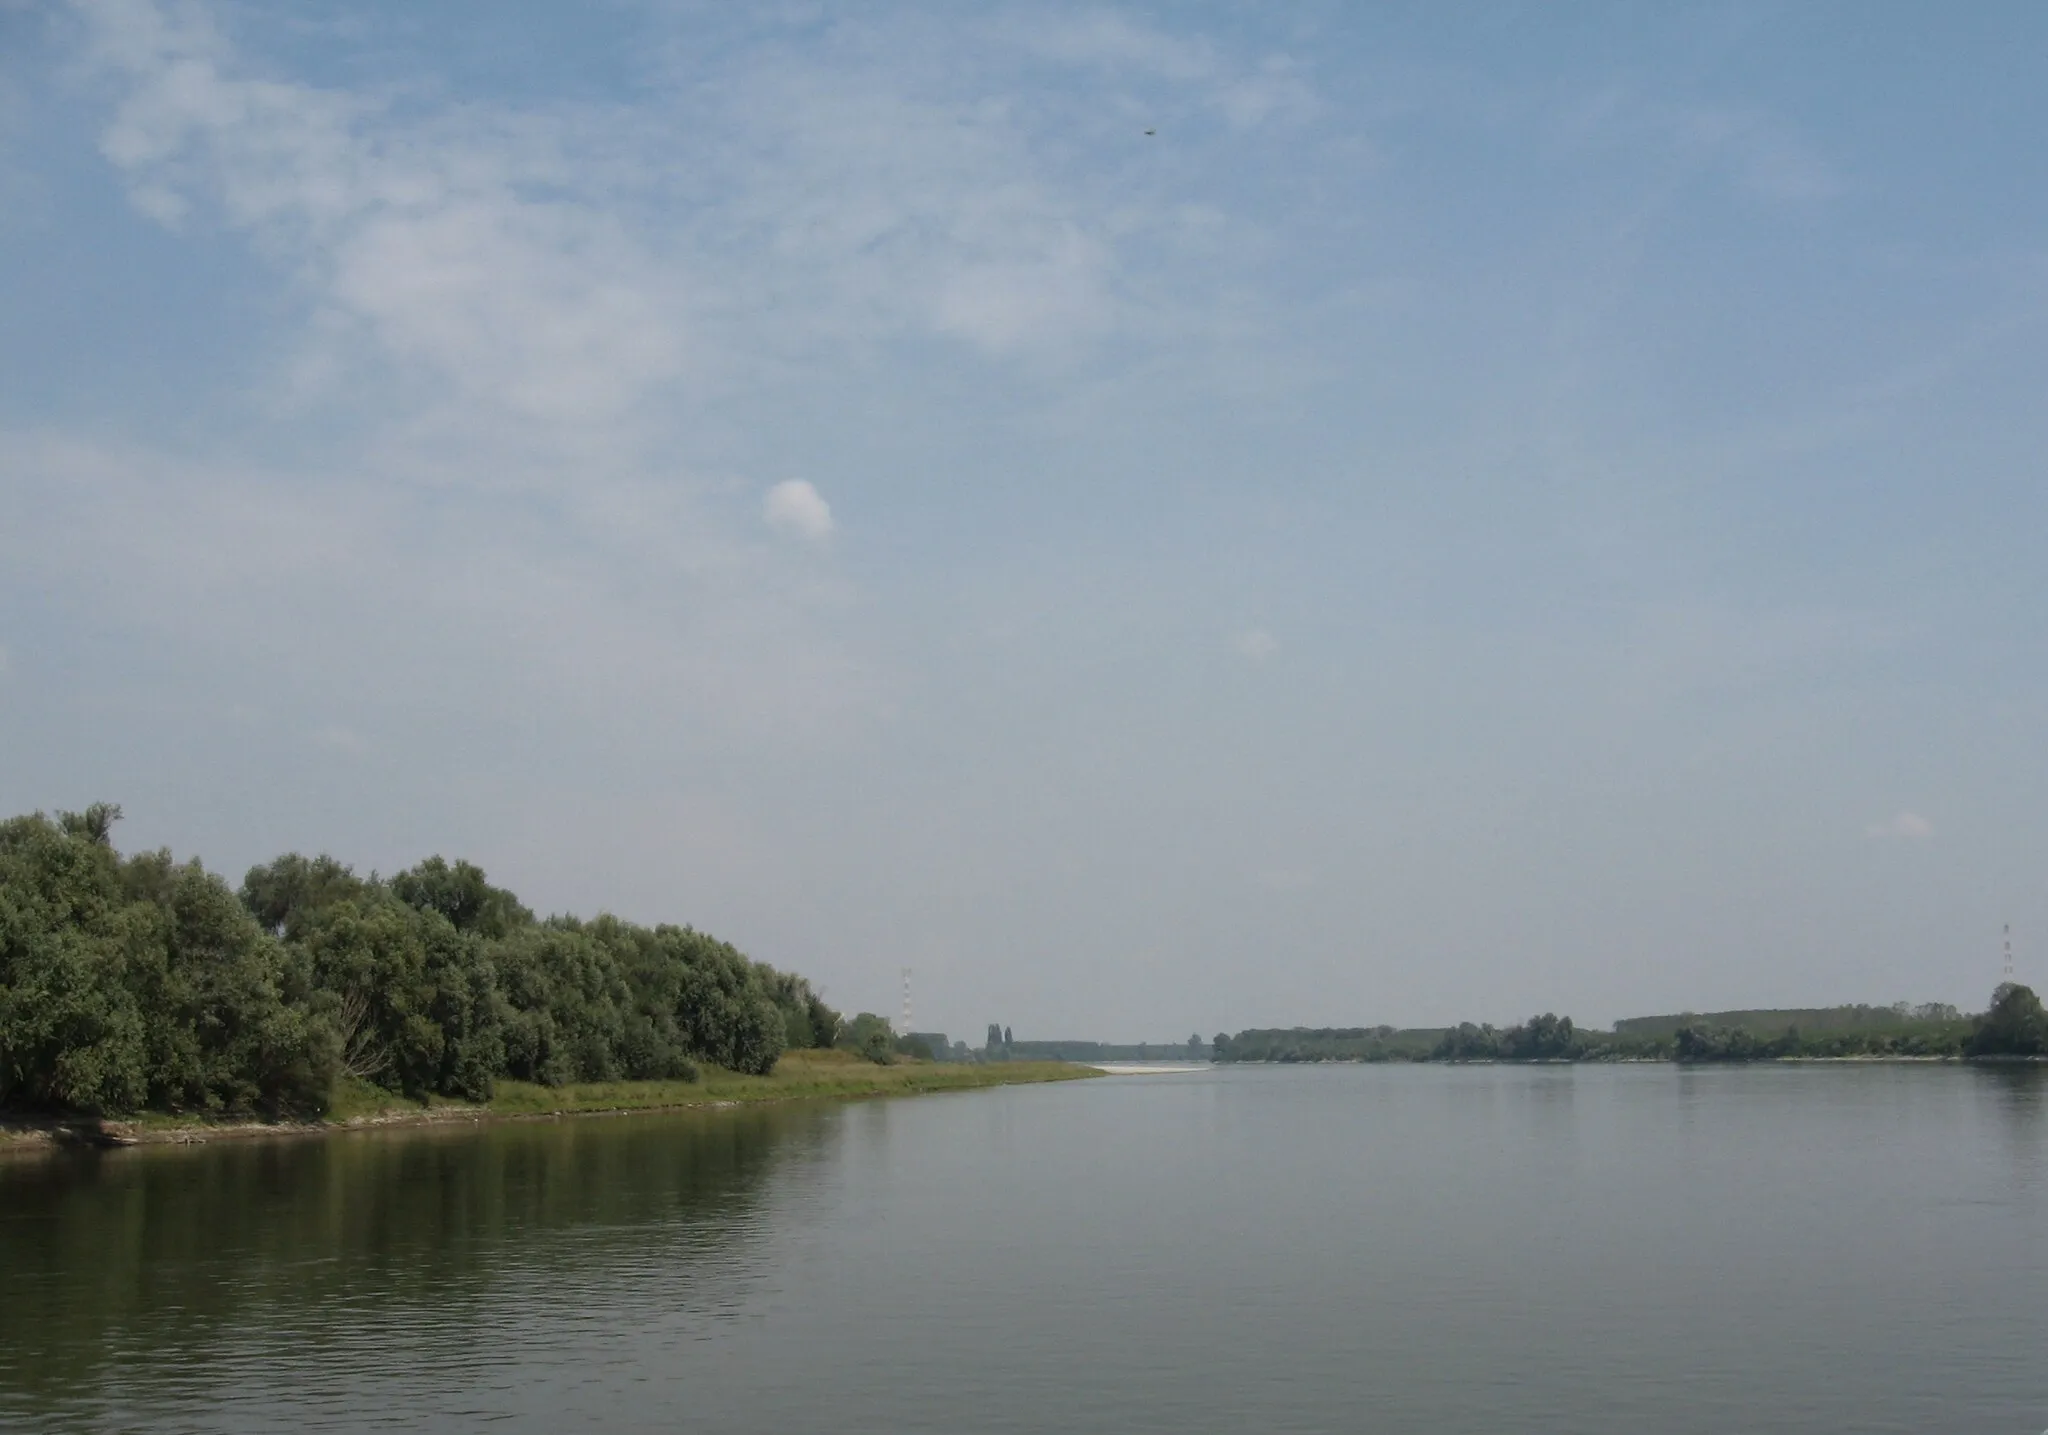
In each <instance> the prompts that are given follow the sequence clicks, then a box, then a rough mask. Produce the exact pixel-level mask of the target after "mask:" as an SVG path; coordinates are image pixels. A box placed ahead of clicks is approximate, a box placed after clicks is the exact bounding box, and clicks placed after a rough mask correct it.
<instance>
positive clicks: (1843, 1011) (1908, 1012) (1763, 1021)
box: [1214, 984, 2048, 1063]
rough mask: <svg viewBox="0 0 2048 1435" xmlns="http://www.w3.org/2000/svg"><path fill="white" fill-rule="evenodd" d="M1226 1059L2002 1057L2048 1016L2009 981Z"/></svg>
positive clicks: (1321, 1042) (1346, 1031)
mask: <svg viewBox="0 0 2048 1435" xmlns="http://www.w3.org/2000/svg"><path fill="white" fill-rule="evenodd" d="M1214 1051H1215V1059H1216V1060H1218V1061H1224V1062H1232V1061H1259V1062H1316V1061H1355V1062H1378V1061H1417V1062H1420V1061H1441V1062H1471V1061H1678V1062H1684V1063H1702V1062H1743V1061H1777V1060H1786V1059H1791V1058H1801V1057H1804V1058H1820V1057H1851V1056H1929V1057H1970V1058H1982V1059H1996V1058H2000V1057H2009V1058H2010V1057H2039V1056H2048V1015H2044V1014H2043V1011H2042V1005H2041V1001H2040V998H2039V997H2037V996H2036V995H2035V994H2034V992H2033V991H2032V990H2031V989H2030V988H2027V987H2024V986H2019V985H2017V984H2006V985H2002V986H2000V987H1999V988H1998V989H1997V990H1996V991H1995V992H1994V993H1993V994H1992V999H1991V1005H1990V1007H1989V1009H1988V1010H1986V1011H1985V1012H1984V1013H1983V1014H1982V1015H1979V1016H1974V1017H1972V1016H1965V1015H1963V1014H1962V1013H1961V1012H1959V1011H1958V1010H1957V1009H1956V1008H1955V1007H1953V1006H1948V1005H1945V1004H1941V1003H1927V1004H1924V1005H1921V1006H1918V1007H1914V1006H1908V1005H1907V1004H1906V1003H1904V1002H1901V1003H1899V1004H1897V1005H1895V1006H1890V1007H1870V1006H1849V1007H1830V1008H1818V1009H1813V1010H1803V1011H1778V1012H1773V1011H1744V1012H1722V1013H1714V1014H1712V1015H1711V1016H1708V1017H1695V1016H1690V1015H1679V1016H1669V1017H1636V1018H1630V1019H1628V1020H1626V1021H1620V1022H1616V1023H1615V1029H1614V1030H1613V1031H1612V1032H1599V1031H1588V1030H1586V1029H1585V1028H1583V1027H1578V1026H1575V1025H1574V1024H1573V1022H1572V1019H1571V1018H1570V1017H1568V1016H1557V1015H1555V1014H1553V1013H1550V1012H1545V1013H1544V1014H1543V1015H1541V1016H1534V1017H1530V1018H1529V1019H1528V1020H1527V1021H1525V1022H1521V1023H1519V1024H1517V1025H1515V1026H1510V1027H1506V1028H1496V1027H1494V1026H1491V1025H1488V1024H1475V1023H1473V1022H1462V1023H1460V1024H1459V1025H1457V1026H1455V1027H1444V1028H1409V1029H1405V1030H1404V1029H1401V1028H1396V1027H1391V1026H1377V1027H1313V1028H1312V1027H1293V1028H1253V1029H1251V1030H1247V1031H1241V1032H1239V1033H1237V1034H1236V1035H1235V1036H1227V1035H1224V1034H1222V1033H1218V1034H1217V1037H1216V1039H1215V1043H1214Z"/></svg>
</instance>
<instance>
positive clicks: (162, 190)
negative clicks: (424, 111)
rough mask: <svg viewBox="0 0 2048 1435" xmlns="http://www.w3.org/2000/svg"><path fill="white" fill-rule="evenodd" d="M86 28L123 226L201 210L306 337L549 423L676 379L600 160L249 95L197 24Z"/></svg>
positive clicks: (525, 140)
mask: <svg viewBox="0 0 2048 1435" xmlns="http://www.w3.org/2000/svg"><path fill="white" fill-rule="evenodd" d="M85 14H86V16H87V18H88V20H89V21H90V23H91V27H92V28H91V33H92V39H93V45H92V52H93V55H94V58H95V59H96V60H97V62H98V64H99V66H100V67H101V69H102V70H103V71H105V72H107V73H110V74H112V75H115V76H118V77H119V78H120V79H121V80H123V81H124V82H125V84H126V87H127V90H126V94H125V96H124V97H123V99H122V100H121V102H120V105H119V107H118V108H117V110H116V112H115V115H114V117H113V119H112V121H111V122H110V123H109V124H108V126H107V128H106V130H105V132H104V134H103V136H102V138H101V150H102V152H103V153H104V154H105V155H106V157H107V159H108V160H109V161H111V162H112V163H113V164H114V166H115V167H116V168H117V169H118V170H119V171H120V172H121V173H122V175H123V176H124V177H125V178H126V179H127V181H128V184H129V193H130V196H131V198H132V199H133V201H134V203H135V205H136V207H137V208H138V209H140V210H141V211H142V212H143V213H145V214H147V215H149V216H150V217H152V218H154V219H156V220H157V221H159V222H160V223H163V224H165V225H167V226H171V227H177V226H179V225H181V224H183V223H185V222H186V221H187V220H188V219H189V218H190V216H191V214H192V213H193V211H194V209H195V207H196V206H198V205H202V204H203V205H211V206H214V207H216V208H217V209H218V211H219V213H220V215H221V217H222V218H223V219H225V220H226V222H227V223H228V224H229V225H231V226H233V227H234V228H236V229H239V230H242V231H244V232H246V233H247V234H249V235H250V236H251V237H252V238H253V239H254V241H255V242H256V244H257V246H258V247H259V249H260V250H261V251H262V252H263V253H265V254H266V255H268V256H269V257H270V258H271V259H272V260H274V261H275V262H277V263H279V264H281V265H283V266H285V267H287V268H288V269H290V270H291V271H293V272H294V273H295V274H296V275H297V276H298V278H299V279H300V281H301V282H302V284H303V285H304V286H305V288H306V290H307V292H308V293H309V295H310V296H311V297H312V299H313V300H314V303H315V305H316V307H317V313H318V315H319V317H320V318H321V319H322V320H323V321H324V322H323V324H321V325H319V326H316V329H315V336H316V337H318V338H321V339H323V340H325V341H327V342H335V341H342V342H346V341H348V340H356V341H358V342H367V343H369V344H370V345H371V346H373V347H374V349H375V350H377V351H379V352H380V353H381V354H382V355H384V356H385V357H386V358H388V359H392V360H396V361H397V363H398V364H399V365H400V367H401V368H402V369H403V370H406V371H409V372H411V373H413V374H416V375H425V376H431V377H432V378H434V379H436V380H438V381H440V383H441V384H442V385H445V386H447V388H449V389H452V390H453V391H454V393H455V394H457V395H459V396H461V397H463V398H465V399H467V400H469V401H472V402H481V403H483V404H485V405H487V406H490V407H495V408H500V409H503V410H507V411H509V412H511V413H513V414H516V415H520V416H524V417H530V418H537V419H541V420H544V421H552V422H564V421H566V422H586V423H594V422H600V421H606V420H612V419H616V418H617V417H618V416H619V415H621V414H623V413H625V412H627V411H628V410H630V409H631V408H632V407H633V406H634V405H635V404H636V403H637V402H639V401H640V400H641V399H642V398H644V397H645V396H646V395H647V394H648V393H650V392H651V391H653V390H654V389H656V388H658V387H659V386H661V385H662V384H664V383H666V382H668V381H670V380H672V379H674V378H675V377H676V376H677V375H678V373H679V372H680V369H681V364H682V355H683V347H684V345H683V328H684V325H683V312H682V311H683V303H682V298H681V295H680V293H679V287H678V282H677V279H676V277H675V275H674V271H673V268H672V266H668V265H664V264H663V263H661V262H660V261H659V260H658V259H657V257H656V256H655V255H653V254H651V253H650V252H648V250H647V248H646V246H645V245H644V244H642V243H640V242H639V241H637V240H636V239H635V238H634V237H633V236H632V235H631V234H629V233H628V232H627V231H626V229H625V228H624V226H622V225H621V224H620V223H619V222H618V221H617V220H616V219H614V218H613V217H612V216H611V215H610V213H609V212H608V211H607V208H606V207H605V206H604V205H603V204H602V203H599V202H597V200H598V196H597V195H595V194H594V193H593V190H595V189H597V188H598V187H599V186H601V185H603V184H605V183H607V182H609V181H612V180H615V179H616V173H615V170H616V165H615V164H607V163H605V162H604V161H605V159H606V158H607V157H606V156H605V155H603V154H601V153H583V152H581V151H584V150H589V149H592V148H593V147H594V148H597V149H602V147H603V146H602V144H601V143H600V142H599V141H596V140H593V139H591V138H590V137H589V136H586V135H584V134H582V133H581V132H580V131H579V130H578V129H577V127H576V126H575V125H574V123H572V121H571V120H570V119H569V118H565V117H561V116H554V117H545V116H511V115H502V114H501V115H493V114H490V113H488V112H472V111H462V112H451V113H449V114H446V115H444V116H441V117H439V118H436V119H429V120H424V121H422V120H413V121H411V122H406V121H402V120H400V119H398V118H396V117H395V116H393V115H392V114H391V113H389V112H388V110H387V109H386V107H384V106H381V105H379V104H376V103H373V102H370V101H367V100H364V99H361V98H359V97H356V96H353V95H349V94H345V93H340V92H335V91H330V90H321V89H316V88H313V87H310V86H306V85H300V84H293V83H286V82H280V81H274V80H263V79H252V78H248V77H247V76H246V75H245V74H243V73H242V70H243V68H244V66H243V65H242V62H241V60H240V57H239V56H238V55H237V54H236V53H235V51H234V49H233V47H232V46H231V45H230V44H229V43H228V42H227V40H226V39H225V38H224V37H223V36H222V35H221V34H220V33H219V32H218V31H217V30H216V29H215V28H214V27H213V26H212V25H211V24H209V23H208V21H207V19H206V16H205V12H203V11H198V10H189V9H181V10H179V11H178V12H177V14H176V18H175V19H173V18H171V17H170V16H168V15H167V14H166V13H165V12H163V11H161V10H159V9H158V8H156V7H155V6H154V5H151V4H149V3H147V0H107V3H101V4H97V5H94V6H91V7H88V8H87V9H86V10H85ZM587 173H594V174H596V175H597V176H598V179H597V182H596V183H595V184H594V183H593V182H592V181H591V180H590V179H589V178H588V177H587Z"/></svg>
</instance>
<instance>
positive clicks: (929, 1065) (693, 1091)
mask: <svg viewBox="0 0 2048 1435" xmlns="http://www.w3.org/2000/svg"><path fill="white" fill-rule="evenodd" d="M1102 1074H1103V1073H1101V1072H1100V1071H1097V1070H1095V1069H1094V1068H1093V1067H1087V1066H1077V1065H1073V1064H1070V1063H1068V1062H1059V1061H1017V1062H997V1063H992V1064H990V1065H986V1066H967V1065H955V1064H951V1063H937V1062H928V1061H904V1062H899V1063H897V1064H896V1065H894V1066H877V1065H875V1064H874V1063H873V1062H871V1061H867V1060H865V1059H863V1058H861V1057H858V1056H855V1055H853V1054H852V1053H851V1052H844V1051H792V1052H787V1053H785V1054H784V1055H783V1057H782V1059H781V1060H780V1061H778V1062H776V1064H775V1069H774V1070H773V1071H771V1072H769V1073H768V1074H767V1075H766V1076H746V1075H742V1074H741V1073H739V1072H735V1071H724V1070H721V1069H719V1068H717V1067H705V1068H704V1073H703V1076H702V1077H701V1078H700V1079H699V1080H696V1081H599V1082H583V1083H580V1084H576V1085H571V1086H536V1085H533V1084H531V1083H528V1082H524V1081H501V1082H499V1083H498V1092H497V1095H496V1096H495V1097H493V1098H492V1099H491V1100H490V1101H488V1102H483V1103H475V1102H467V1101H451V1100H448V1099H446V1098H442V1097H435V1098H433V1099H431V1100H429V1101H427V1102H424V1103H422V1102H419V1101H414V1100H410V1099H408V1098H406V1097H402V1096H395V1095H393V1094H392V1093H390V1092H388V1091H385V1090H383V1089H382V1088H380V1087H376V1086H372V1085H370V1084H369V1083H368V1082H352V1083H350V1084H349V1085H348V1086H347V1087H346V1088H345V1089H344V1090H342V1091H341V1092H339V1093H338V1094H337V1096H336V1099H335V1104H334V1109H333V1111H331V1112H330V1113H329V1115H328V1116H327V1118H326V1119H324V1120H321V1121H260V1120H249V1119H247V1118H215V1119H207V1118H199V1117H192V1116H180V1115H168V1114H165V1113H162V1112H143V1113H140V1114H138V1115H135V1116H131V1117H124V1118H119V1119H116V1118H111V1117H110V1118H106V1119H104V1120H101V1119H94V1118H89V1117H81V1118H68V1119H67V1118H61V1117H52V1118H35V1117H24V1118H11V1117H10V1118H0V1154H5V1153H9V1152H33V1151H47V1150H52V1149H56V1148H59V1147H64V1146H131V1145H136V1146H140V1145H177V1144H194V1143H200V1142H208V1141H226V1140H246V1139H254V1138H262V1137H277V1136H310V1135H320V1134H323V1133H328V1132H335V1131H351V1130H363V1129H368V1128H382V1127H388V1126H428V1125H438V1124H443V1123H453V1122H460V1121H472V1122H473V1121H532V1120H544V1119H548V1118H552V1117H558V1116H599V1115H624V1114H626V1113H629V1112H640V1111H679V1110H690V1109H710V1108H717V1107H726V1106H744V1105H750V1104H754V1103H757V1102H764V1101H815V1100H835V1099H837V1100H849V1099H854V1098H859V1097H870V1096H911V1095H918V1094H922V1093H925V1092H933V1091H973V1090H978V1089H980V1088H983V1087H989V1086H1019V1085H1030V1084H1036V1083H1039V1082H1048V1081H1081V1080H1087V1079H1089V1078H1092V1077H1097V1076H1101V1075H1102Z"/></svg>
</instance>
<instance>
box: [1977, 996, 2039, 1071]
mask: <svg viewBox="0 0 2048 1435" xmlns="http://www.w3.org/2000/svg"><path fill="white" fill-rule="evenodd" d="M1968 1049H1969V1054H1970V1055H1972V1056H2048V1013H2044V1012H2043V1011H2042V1008H2041V998H2040V997H2038V996H2036V995H2035V994H2034V989H2033V988H2032V987H2028V986H2022V985H2020V984H2019V983H2018V982H2002V983H2000V984H1999V987H1998V989H1997V990H1996V991H1994V992H1993V993H1992V994H1991V1006H1990V1008H1989V1010H1987V1011H1986V1012H1985V1013H1984V1015H1983V1016H1982V1017H1980V1018H1979V1019H1978V1021H1977V1030H1976V1032H1975V1034H1974V1035H1973V1036H1972V1037H1971V1038H1970V1044H1969V1048H1968Z"/></svg>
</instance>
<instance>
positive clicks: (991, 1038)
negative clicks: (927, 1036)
mask: <svg viewBox="0 0 2048 1435" xmlns="http://www.w3.org/2000/svg"><path fill="white" fill-rule="evenodd" d="M1210 1055H1211V1047H1210V1045H1209V1043H1208V1042H1206V1041H1204V1040H1203V1039H1202V1036H1201V1034H1200V1033H1199V1032H1197V1033H1194V1034H1193V1035H1191V1036H1189V1037H1188V1039H1187V1041H1186V1042H1185V1043H1182V1042H1178V1041H1160V1042H1151V1041H1138V1042H1114V1041H1068V1040H1051V1041H1018V1040H1016V1039H1015V1038H1014V1037H1012V1035H1011V1033H1010V1028H1009V1027H1007V1026H1000V1025H998V1024H997V1023H995V1022H990V1023H989V1027H988V1040H987V1043H986V1044H985V1045H984V1046H983V1047H982V1049H981V1052H980V1059H981V1060H983V1061H1207V1060H1208V1059H1209V1057H1210Z"/></svg>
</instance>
